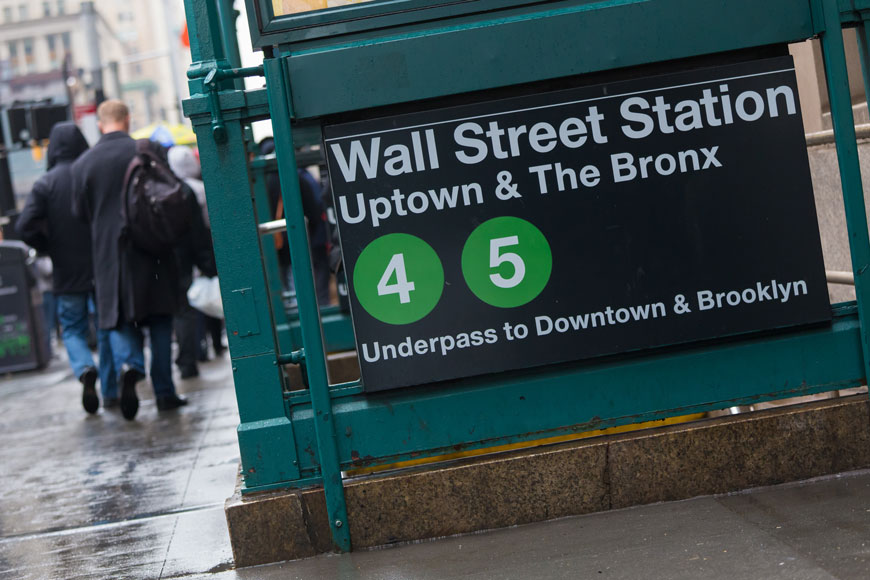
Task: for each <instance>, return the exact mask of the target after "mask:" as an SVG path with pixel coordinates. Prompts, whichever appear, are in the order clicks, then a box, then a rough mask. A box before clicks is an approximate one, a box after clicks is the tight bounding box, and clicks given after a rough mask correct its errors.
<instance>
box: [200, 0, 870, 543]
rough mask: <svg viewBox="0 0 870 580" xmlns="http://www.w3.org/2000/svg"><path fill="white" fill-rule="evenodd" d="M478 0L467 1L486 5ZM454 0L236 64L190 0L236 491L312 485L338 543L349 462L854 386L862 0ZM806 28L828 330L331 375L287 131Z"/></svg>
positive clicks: (860, 311)
mask: <svg viewBox="0 0 870 580" xmlns="http://www.w3.org/2000/svg"><path fill="white" fill-rule="evenodd" d="M221 1H223V0H221ZM408 1H409V2H410V1H411V0H408ZM487 1H488V0H479V2H480V3H479V4H475V5H476V6H485V5H486V6H494V4H493V3H489V4H487ZM387 4H390V3H384V4H383V5H387ZM252 6H253V5H252ZM372 6H375V5H374V4H373V5H372ZM450 6H452V8H451V7H450ZM450 6H441V7H440V8H438V9H440V10H442V12H440V13H439V14H440V16H439V18H438V19H435V20H432V19H429V18H428V17H427V16H425V11H423V13H421V14H420V18H419V19H412V20H413V21H409V20H408V19H409V13H407V12H400V13H395V14H392V15H390V14H384V15H381V16H379V17H378V18H376V19H373V22H374V21H376V24H377V26H374V25H372V26H369V27H368V28H367V27H360V28H354V27H353V26H347V27H344V28H342V30H341V33H340V34H339V33H337V32H336V33H335V34H333V35H326V34H325V35H323V36H321V37H317V38H314V36H316V35H314V36H310V37H308V38H303V39H300V37H299V36H298V35H297V36H294V34H297V33H298V31H294V30H288V31H284V32H282V33H281V34H283V36H276V37H274V38H279V40H278V41H276V42H275V44H277V45H278V46H277V47H276V49H275V50H271V51H269V54H268V58H266V59H265V63H264V66H263V67H262V69H259V68H257V69H233V70H230V68H231V67H230V63H229V59H228V58H227V57H226V49H225V48H224V44H223V43H222V42H221V40H220V39H221V35H222V34H224V33H225V28H222V27H221V23H222V22H223V21H222V19H221V18H220V11H219V10H218V9H217V4H216V2H215V0H185V7H186V10H187V15H188V22H189V30H190V32H191V50H192V54H193V61H194V64H193V65H192V67H191V70H190V72H189V77H190V78H191V82H190V86H191V95H192V96H191V98H190V100H188V101H186V102H185V112H186V114H187V115H188V116H189V117H190V118H191V120H192V122H193V125H194V129H195V131H196V134H197V138H198V141H199V147H200V153H201V158H202V164H203V175H204V178H205V184H206V190H207V192H208V204H209V213H210V216H211V223H212V230H213V238H214V243H215V254H216V257H217V261H218V269H219V271H220V280H221V288H222V293H223V296H224V310H225V314H226V320H227V329H228V334H229V342H230V352H231V355H232V361H233V371H234V377H235V382H236V393H237V398H238V402H239V414H240V420H241V424H240V426H239V446H240V450H241V456H242V469H243V475H244V490H243V491H245V492H252V491H261V490H267V489H274V488H280V487H293V486H304V485H322V486H323V488H324V491H325V496H326V504H327V512H328V514H329V519H330V525H331V529H332V534H333V535H332V537H333V542H334V545H335V548H336V549H337V550H349V549H350V547H351V538H350V536H349V531H348V530H349V526H347V525H346V521H347V509H346V505H345V499H344V491H343V486H342V479H341V470H342V469H346V468H349V467H354V466H357V467H358V466H370V465H384V464H389V463H392V462H395V461H399V460H404V459H411V458H419V457H432V456H437V455H440V454H443V453H445V452H450V451H454V450H457V449H476V448H483V447H487V446H490V445H493V444H504V443H514V442H520V441H530V440H535V439H538V438H542V437H547V436H552V435H559V434H564V433H571V432H577V431H585V430H590V429H599V428H603V427H610V426H616V425H624V424H629V423H634V422H640V421H646V420H649V419H655V418H661V417H667V416H673V415H679V414H684V413H688V412H695V411H705V410H712V409H718V408H723V407H727V406H731V405H739V404H749V403H754V402H758V401H764V400H772V399H777V398H782V397H788V396H793V395H800V394H810V393H817V392H823V391H828V390H832V389H838V388H845V387H850V386H855V385H860V384H864V383H865V378H866V377H867V376H868V369H870V342H868V332H867V328H868V312H867V308H868V305H870V301H868V298H870V296H868V292H870V284H868V276H870V272H868V268H870V239H868V234H867V220H866V215H865V212H864V201H863V192H862V189H861V175H860V169H859V165H858V156H857V146H856V142H855V132H854V126H853V119H852V113H851V101H850V97H849V87H848V80H847V73H846V62H845V55H844V48H843V40H842V33H841V26H842V24H841V23H842V22H846V23H848V24H849V25H857V26H860V27H861V29H860V34H859V37H860V38H861V39H862V56H863V58H864V59H865V60H867V59H868V56H870V55H868V52H867V47H868V44H870V42H868V40H870V33H868V28H867V24H866V23H867V19H868V14H870V0H851V1H840V2H838V1H837V0H766V1H765V2H758V0H729V2H713V1H699V0H604V1H601V2H589V1H584V0H562V1H558V2H555V1H554V2H534V3H529V2H516V3H501V4H499V9H497V10H496V9H495V8H492V9H491V10H488V11H485V12H474V11H471V12H469V10H468V8H470V7H471V6H472V3H469V2H461V3H457V4H451V5H450ZM434 9H435V8H433V10H434ZM334 14H335V15H337V16H341V15H347V14H351V12H347V13H345V12H342V11H340V10H336V11H335V12H334ZM252 16H256V15H254V14H252ZM224 20H225V19H224ZM369 24H371V23H369ZM225 25H226V23H225V22H224V26H225ZM333 25H335V26H338V25H337V24H334V23H333ZM315 28H316V27H315ZM339 28H341V27H339ZM323 30H326V29H323ZM323 30H321V32H322V31H323ZM329 30H332V29H329ZM686 30H690V31H691V34H686V33H685V31H686ZM333 32H335V31H333ZM276 34H277V33H276ZM303 36H304V35H303ZM812 37H819V38H820V39H821V44H822V48H823V53H824V62H825V71H826V75H827V79H828V91H829V95H830V101H831V108H832V118H833V125H834V130H835V137H836V143H837V153H838V158H839V164H840V174H841V179H842V184H843V196H844V201H845V206H846V217H847V225H848V232H849V242H850V249H851V254H852V263H853V269H854V274H855V282H856V294H857V298H858V299H857V303H851V304H846V305H839V306H837V307H835V309H834V314H835V316H834V321H833V323H832V324H831V325H825V326H821V327H805V328H801V329H796V330H790V331H777V332H769V333H759V334H755V335H751V336H745V337H741V338H735V339H728V340H720V341H711V342H709V343H705V344H695V345H690V346H683V347H673V348H661V349H656V350H652V351H648V352H644V353H634V354H630V355H621V356H615V357H609V358H605V359H598V360H593V361H581V362H574V363H567V364H562V365H555V366H552V367H547V368H543V369H532V370H525V371H516V372H507V373H500V374H495V375H491V376H485V377H476V378H470V379H463V380H457V381H452V382H451V383H450V384H439V385H437V386H421V387H414V388H410V389H405V390H399V391H389V392H385V393H376V394H368V395H367V394H364V393H363V392H362V390H361V388H360V385H359V384H357V383H350V384H344V385H333V386H330V385H329V384H328V381H327V376H326V365H325V353H326V351H327V350H328V346H327V345H325V339H324V327H325V326H327V325H328V321H327V319H328V315H327V314H323V315H322V316H321V313H320V312H319V311H318V309H317V304H316V299H315V291H314V282H313V276H312V272H311V262H310V258H309V254H308V240H307V234H306V228H305V223H304V219H303V217H302V208H301V199H300V195H299V185H298V180H297V178H296V163H295V153H294V134H296V133H297V132H299V133H300V134H301V133H303V132H304V131H306V130H309V131H310V127H311V126H312V124H315V125H316V124H317V123H318V122H319V120H320V119H322V118H323V117H325V116H331V115H348V114H354V113H353V112H355V111H361V110H365V111H364V113H362V114H364V115H365V116H369V115H377V114H379V113H380V111H379V110H378V109H376V108H377V107H385V106H389V105H399V104H403V103H416V105H415V106H418V107H421V106H425V103H423V104H420V101H426V100H429V99H434V98H438V97H446V96H449V95H467V98H476V96H477V95H478V94H480V91H486V90H490V89H496V88H499V87H510V86H514V85H519V84H528V83H534V82H538V81H546V80H552V79H561V78H564V77H570V76H575V75H584V74H589V73H598V72H602V71H609V70H612V69H615V68H623V67H629V66H638V65H648V64H653V63H658V62H663V61H667V60H672V59H677V58H686V57H693V56H699V55H709V54H715V53H724V52H726V51H735V50H739V49H748V48H753V47H762V46H767V45H775V44H782V43H787V42H794V41H801V40H805V39H807V38H812ZM250 74H264V75H265V77H266V83H267V88H266V89H262V90H257V91H248V92H245V91H240V90H237V89H236V88H235V87H234V85H233V83H232V80H233V79H234V78H238V77H239V76H242V75H250ZM865 74H866V72H865ZM463 98H466V97H463ZM356 114H360V113H356ZM266 117H271V119H272V123H273V126H274V127H275V145H276V158H277V160H278V170H279V175H280V178H281V184H282V190H283V196H284V206H285V208H286V210H287V211H286V214H287V226H288V230H287V231H288V237H289V240H290V250H291V256H292V262H293V269H294V275H295V276H296V285H297V298H298V301H299V317H298V323H296V322H295V321H290V320H288V319H286V317H285V314H284V313H283V309H282V308H281V304H280V300H279V299H276V292H277V291H278V290H277V288H278V285H276V283H275V272H274V269H275V262H274V260H273V257H270V256H269V254H270V252H269V251H268V247H267V246H268V245H270V244H271V242H269V244H264V243H263V238H262V236H260V234H259V231H258V227H257V226H258V224H259V223H261V222H262V221H264V220H265V219H266V218H267V217H268V215H267V214H268V212H266V214H264V212H263V209H262V206H263V201H262V200H263V199H264V197H263V195H264V194H263V192H262V187H261V184H262V163H261V162H260V163H259V165H258V162H253V163H251V162H250V159H251V156H249V149H250V143H249V142H248V141H246V130H245V128H246V127H247V126H248V124H249V123H251V122H253V121H256V120H260V119H263V118H266ZM271 253H273V252H271ZM292 324H298V326H296V330H295V331H293V332H296V334H294V335H292V337H291V336H289V334H292V333H291V332H290V330H289V329H290V327H291V325H292ZM289 363H302V364H303V365H304V371H305V373H306V376H307V378H308V384H309V388H308V389H307V390H304V391H295V392H285V389H284V384H283V379H282V373H281V370H280V368H279V367H280V365H282V364H289Z"/></svg>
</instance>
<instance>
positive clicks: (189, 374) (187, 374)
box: [181, 367, 199, 379]
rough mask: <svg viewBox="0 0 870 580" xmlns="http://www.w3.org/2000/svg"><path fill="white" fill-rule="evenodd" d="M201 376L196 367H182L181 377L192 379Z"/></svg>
mask: <svg viewBox="0 0 870 580" xmlns="http://www.w3.org/2000/svg"><path fill="white" fill-rule="evenodd" d="M198 376H199V369H198V368H196V367H181V378H182V379H192V378H194V377H198Z"/></svg>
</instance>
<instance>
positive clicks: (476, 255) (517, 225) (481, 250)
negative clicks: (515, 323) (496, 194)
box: [462, 216, 553, 308]
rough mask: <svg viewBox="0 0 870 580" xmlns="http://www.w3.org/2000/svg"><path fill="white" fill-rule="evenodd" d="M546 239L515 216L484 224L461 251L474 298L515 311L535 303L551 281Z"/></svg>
mask: <svg viewBox="0 0 870 580" xmlns="http://www.w3.org/2000/svg"><path fill="white" fill-rule="evenodd" d="M552 270H553V253H552V252H551V251H550V244H549V243H547V238H545V237H544V234H542V233H541V230H539V229H538V228H536V227H535V226H534V225H532V224H531V223H529V222H527V221H526V220H524V219H520V218H516V217H509V216H506V217H497V218H493V219H491V220H488V221H485V222H483V223H482V224H480V225H479V226H477V228H476V229H475V230H474V231H473V232H471V235H470V236H468V241H467V242H465V248H463V250H462V274H463V275H464V276H465V282H466V284H468V287H469V288H470V289H471V291H472V292H474V295H475V296H477V297H478V298H480V299H481V300H483V301H484V302H486V303H487V304H489V305H491V306H497V307H499V308H516V307H517V306H522V305H523V304H526V303H528V302H531V301H532V300H534V299H535V298H536V297H537V296H538V294H540V293H541V291H542V290H543V289H544V287H545V286H546V285H547V282H548V281H549V280H550V272H551V271H552Z"/></svg>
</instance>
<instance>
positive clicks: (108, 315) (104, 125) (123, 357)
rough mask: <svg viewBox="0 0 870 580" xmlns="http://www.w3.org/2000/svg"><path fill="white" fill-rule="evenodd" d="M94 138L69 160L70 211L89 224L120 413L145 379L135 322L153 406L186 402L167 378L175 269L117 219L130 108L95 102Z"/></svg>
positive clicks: (128, 153)
mask: <svg viewBox="0 0 870 580" xmlns="http://www.w3.org/2000/svg"><path fill="white" fill-rule="evenodd" d="M97 125H98V127H99V128H100V132H101V133H102V134H103V135H102V137H101V138H100V140H99V141H98V142H97V143H96V144H95V145H94V146H93V147H91V148H90V149H89V150H88V151H87V152H86V153H85V154H84V155H82V156H81V157H79V158H78V159H77V160H76V162H75V163H74V164H73V166H72V181H73V187H72V191H73V196H72V202H73V203H72V211H73V213H74V214H75V215H76V216H78V217H79V219H81V220H83V221H84V222H86V223H88V224H90V232H91V247H92V252H93V260H94V283H95V286H96V294H97V315H98V318H99V322H100V328H102V329H104V330H108V331H109V339H110V341H111V345H112V354H113V355H114V360H115V368H116V369H118V370H119V371H120V374H119V375H118V382H119V388H120V392H121V399H120V406H121V414H122V415H123V416H124V418H125V419H127V420H133V419H134V418H135V417H136V413H137V412H138V411H139V397H138V395H137V393H136V383H137V382H139V381H140V380H142V379H144V378H145V351H144V335H143V332H142V330H143V328H144V327H147V328H148V335H149V339H150V342H151V368H150V375H151V385H152V387H153V388H154V396H155V398H156V402H157V410H158V411H168V410H170V409H176V408H178V407H181V406H183V405H186V404H187V400H186V399H184V398H182V397H179V396H178V395H177V394H176V391H175V383H174V382H173V380H172V314H173V313H174V312H175V310H176V309H177V305H178V303H179V292H178V268H177V265H176V261H175V255H174V254H173V252H172V251H171V250H170V251H168V252H166V253H165V254H162V255H159V256H156V255H152V254H149V253H148V252H146V251H144V250H142V249H140V248H138V247H136V246H135V245H134V244H133V241H132V240H131V239H130V237H129V235H128V234H127V233H126V231H125V228H124V227H123V226H124V224H123V223H122V220H121V205H122V201H123V200H124V191H123V189H124V176H125V175H126V173H127V167H128V166H129V165H130V162H131V161H132V160H133V158H134V157H135V156H136V140H135V139H133V138H132V137H130V135H129V130H130V111H129V109H128V108H127V105H125V104H124V103H123V102H121V101H119V100H116V99H109V100H107V101H103V102H102V103H101V104H100V106H99V107H98V108H97Z"/></svg>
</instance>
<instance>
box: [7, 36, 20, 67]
mask: <svg viewBox="0 0 870 580" xmlns="http://www.w3.org/2000/svg"><path fill="white" fill-rule="evenodd" d="M20 66H21V60H20V59H19V58H18V43H17V42H15V41H14V40H13V41H12V42H10V43H9V70H10V71H12V74H13V75H17V74H18V72H19V71H18V69H19V67H20Z"/></svg>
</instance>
